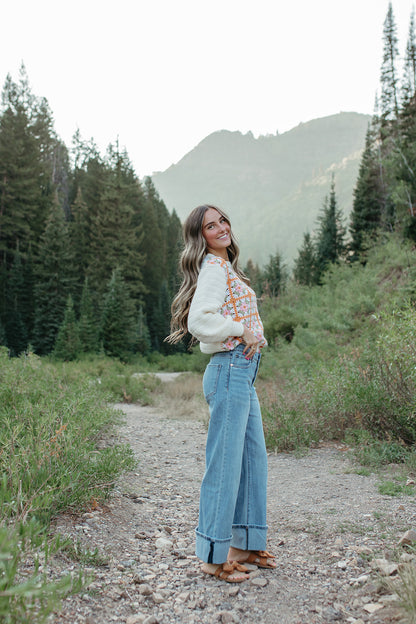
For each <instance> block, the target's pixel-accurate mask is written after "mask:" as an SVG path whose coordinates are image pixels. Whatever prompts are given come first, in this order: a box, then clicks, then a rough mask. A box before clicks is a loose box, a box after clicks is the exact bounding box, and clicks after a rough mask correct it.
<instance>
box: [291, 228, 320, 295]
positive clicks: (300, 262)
mask: <svg viewBox="0 0 416 624" xmlns="http://www.w3.org/2000/svg"><path fill="white" fill-rule="evenodd" d="M315 264H316V259H315V247H314V244H313V241H312V237H311V235H310V234H309V232H306V233H305V234H304V235H303V244H302V247H301V248H300V249H299V252H298V257H297V258H296V260H295V265H294V269H293V277H294V279H295V281H296V282H297V283H298V284H302V285H303V286H312V285H313V284H316V277H317V276H316V266H315Z"/></svg>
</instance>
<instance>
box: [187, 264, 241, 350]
mask: <svg viewBox="0 0 416 624" xmlns="http://www.w3.org/2000/svg"><path fill="white" fill-rule="evenodd" d="M226 291H227V277H226V272H225V270H224V268H223V267H222V266H221V265H220V264H206V265H205V266H203V268H202V270H201V273H200V274H199V277H198V282H197V286H196V290H195V294H194V296H193V299H192V303H191V307H190V310H189V315H188V331H189V332H190V333H191V334H192V335H193V336H195V338H197V339H198V340H199V341H200V342H205V343H209V342H222V341H223V340H225V339H226V338H228V337H229V336H242V335H243V333H244V325H243V323H240V322H238V321H233V319H232V318H231V316H227V317H224V316H222V314H220V309H221V306H222V304H223V303H224V301H225V296H226Z"/></svg>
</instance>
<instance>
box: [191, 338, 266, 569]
mask: <svg viewBox="0 0 416 624" xmlns="http://www.w3.org/2000/svg"><path fill="white" fill-rule="evenodd" d="M243 348H244V347H243V345H239V346H238V347H236V348H235V349H234V350H232V351H225V352H220V353H215V354H214V355H213V356H212V357H211V359H210V361H209V364H208V366H207V368H206V370H205V373H204V379H203V389H204V395H205V398H206V400H207V402H208V405H209V411H210V422H209V429H208V438H207V445H206V468H205V474H204V478H203V481H202V485H201V497H200V504H199V523H198V528H197V529H196V555H197V556H198V557H199V558H200V559H202V560H203V561H205V562H207V563H223V562H224V561H226V560H227V554H228V550H229V547H230V546H233V547H235V548H241V549H243V550H265V549H266V536H267V525H266V496H267V492H266V490H267V453H266V445H265V442H264V433H263V425H262V419H261V412H260V405H259V401H258V398H257V393H256V389H255V387H254V381H255V379H256V375H257V370H258V367H259V363H260V354H259V353H256V354H255V355H254V356H253V357H252V358H251V359H246V357H245V355H244V353H243Z"/></svg>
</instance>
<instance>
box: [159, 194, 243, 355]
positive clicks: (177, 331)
mask: <svg viewBox="0 0 416 624" xmlns="http://www.w3.org/2000/svg"><path fill="white" fill-rule="evenodd" d="M210 208H213V209H214V210H216V211H217V212H219V214H220V215H221V216H222V217H224V219H225V220H226V221H227V223H228V225H229V226H230V229H231V222H230V219H229V217H228V216H227V215H226V214H225V212H224V211H223V210H221V209H220V208H217V206H211V205H209V204H204V205H202V206H197V207H196V208H194V209H193V210H192V212H191V213H190V214H189V216H188V218H187V219H186V221H185V223H184V225H183V238H184V249H183V251H182V254H181V257H180V260H179V269H180V271H181V273H182V276H183V280H182V284H181V286H180V288H179V290H178V293H177V295H176V297H175V298H174V300H173V302H172V306H171V314H172V318H171V325H170V329H171V333H170V334H169V336H167V337H166V338H165V340H166V341H167V342H170V343H172V344H174V343H176V342H179V341H180V340H181V339H182V338H183V337H184V336H185V335H186V334H187V333H188V314H189V308H190V306H191V301H192V297H193V296H194V293H195V290H196V283H197V280H198V275H199V272H200V270H201V265H202V261H203V259H204V257H205V256H206V254H207V253H208V251H207V246H206V241H205V238H204V237H203V235H202V224H203V221H204V215H205V213H206V212H207V210H209V209H210ZM230 237H231V244H230V245H229V246H228V247H227V254H228V259H229V261H230V262H231V266H232V267H233V269H234V271H235V273H236V274H237V275H238V276H239V277H240V278H241V279H242V280H243V281H244V282H246V283H247V284H248V283H249V279H248V278H247V276H246V275H245V274H244V272H243V271H242V269H241V268H240V266H239V255H240V250H239V247H238V245H237V241H236V239H235V237H234V235H233V233H232V231H231V232H230Z"/></svg>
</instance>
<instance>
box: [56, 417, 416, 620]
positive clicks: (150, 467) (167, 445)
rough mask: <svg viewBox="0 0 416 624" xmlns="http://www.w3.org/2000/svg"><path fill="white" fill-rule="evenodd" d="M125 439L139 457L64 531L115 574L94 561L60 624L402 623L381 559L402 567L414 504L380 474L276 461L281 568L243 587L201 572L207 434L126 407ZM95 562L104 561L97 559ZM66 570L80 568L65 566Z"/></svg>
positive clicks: (273, 513)
mask: <svg viewBox="0 0 416 624" xmlns="http://www.w3.org/2000/svg"><path fill="white" fill-rule="evenodd" d="M118 407H119V408H120V409H121V410H122V411H123V412H124V414H125V417H126V422H125V425H124V426H123V427H122V431H121V435H122V437H123V439H124V440H125V441H128V442H129V444H130V445H131V446H132V448H133V449H134V452H135V453H136V454H137V458H138V460H139V465H138V469H137V471H136V472H135V473H133V474H130V475H128V476H126V477H124V478H123V479H122V480H121V481H120V483H119V484H118V486H117V488H116V491H115V493H114V495H113V497H112V499H111V502H110V503H109V504H108V506H105V507H104V508H99V509H97V510H95V511H92V512H91V513H88V514H84V515H83V516H82V518H79V519H77V520H76V521H74V520H73V519H71V518H70V517H62V518H60V519H59V521H58V523H57V530H59V531H60V532H62V533H66V534H70V535H72V537H73V538H74V539H75V540H79V541H80V542H81V543H83V544H84V545H86V546H88V547H89V548H90V550H93V549H94V548H98V552H99V553H101V554H103V553H105V555H106V557H107V565H106V566H101V567H100V566H98V565H92V564H91V572H93V573H94V575H95V580H94V582H93V583H92V585H91V586H90V588H89V591H88V592H87V593H85V594H84V595H81V596H75V597H71V598H69V599H67V600H66V601H65V603H64V605H63V610H62V611H61V613H60V614H59V615H58V616H56V617H55V618H54V619H53V620H52V621H53V622H56V623H58V622H60V623H65V624H69V623H71V624H76V623H86V624H93V623H94V624H107V623H111V622H122V623H124V622H126V624H139V623H142V622H145V623H146V624H152V623H153V624H157V623H161V624H171V623H174V622H179V623H186V622H190V623H193V622H195V623H210V624H211V623H212V622H247V623H248V622H257V623H259V624H261V623H263V622H264V623H267V624H272V623H276V624H318V623H319V624H320V623H329V622H350V623H354V622H356V623H357V624H361V623H362V622H371V623H374V624H375V623H378V624H380V623H383V624H387V623H389V622H397V621H398V612H397V607H396V603H395V596H394V594H393V593H392V591H391V590H384V591H380V587H381V585H382V583H380V576H379V574H378V573H377V572H375V571H374V569H373V565H372V564H371V561H373V560H374V559H377V558H385V557H387V558H395V560H396V561H397V560H398V557H399V555H400V553H397V551H395V545H396V544H397V541H398V539H399V537H400V536H401V535H402V534H403V532H404V531H406V530H407V529H409V528H412V527H413V526H415V520H416V502H415V498H414V497H413V496H412V497H409V496H406V497H402V498H392V497H388V496H383V495H381V494H379V493H378V489H377V483H378V478H377V477H376V476H360V475H358V474H356V473H354V472H353V471H351V465H350V463H349V460H348V457H347V454H346V453H345V452H343V451H342V450H340V449H337V448H335V447H332V448H320V449H317V450H313V451H311V452H310V453H308V454H307V455H305V456H303V457H300V458H299V457H296V456H294V455H289V454H278V455H276V454H271V455H270V456H269V509H268V520H269V527H270V530H269V544H268V549H269V550H270V551H271V552H273V553H275V554H276V555H277V562H278V568H277V570H275V571H272V570H254V571H253V572H252V573H251V574H252V576H251V578H250V580H248V581H247V582H244V583H242V584H239V585H235V584H233V585H232V584H227V583H224V582H220V581H218V580H216V579H214V578H212V577H207V576H205V575H203V574H202V573H201V572H200V569H199V563H198V561H197V560H196V558H195V556H194V554H193V548H194V528H195V525H196V522H197V511H198V496H199V485H200V482H201V478H202V474H203V469H204V447H205V436H206V429H205V427H204V425H203V424H202V423H200V422H196V421H193V420H181V419H180V418H168V417H166V416H165V415H164V414H162V413H161V412H160V410H159V409H156V408H149V407H140V406H137V405H119V406H118ZM96 563H100V562H99V561H98V560H97V561H96ZM58 565H59V567H60V568H61V569H65V570H71V568H73V569H75V567H76V564H74V563H73V562H71V561H70V560H69V559H68V560H64V559H61V560H59V562H57V566H58Z"/></svg>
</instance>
